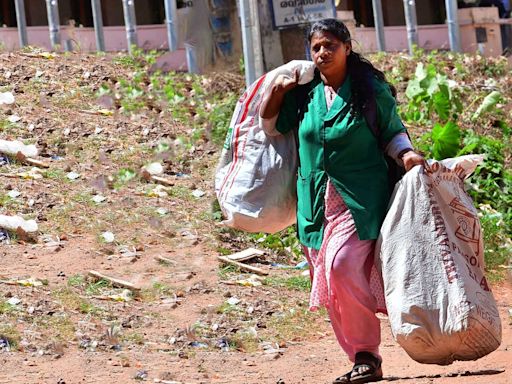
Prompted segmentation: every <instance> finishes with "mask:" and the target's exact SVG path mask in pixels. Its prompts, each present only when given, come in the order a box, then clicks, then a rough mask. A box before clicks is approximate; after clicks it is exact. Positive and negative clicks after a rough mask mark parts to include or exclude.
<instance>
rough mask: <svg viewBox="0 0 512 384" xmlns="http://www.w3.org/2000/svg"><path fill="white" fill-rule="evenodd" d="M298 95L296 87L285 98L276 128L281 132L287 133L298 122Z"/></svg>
mask: <svg viewBox="0 0 512 384" xmlns="http://www.w3.org/2000/svg"><path fill="white" fill-rule="evenodd" d="M297 108H298V107H297V95H296V92H295V89H292V90H291V91H289V92H287V93H286V94H285V95H284V98H283V104H282V105H281V109H280V111H279V116H278V118H277V122H276V129H277V130H278V131H279V132H281V133H283V134H284V133H287V132H289V131H291V130H292V129H294V128H295V127H296V126H297V124H298V120H299V117H298V112H297Z"/></svg>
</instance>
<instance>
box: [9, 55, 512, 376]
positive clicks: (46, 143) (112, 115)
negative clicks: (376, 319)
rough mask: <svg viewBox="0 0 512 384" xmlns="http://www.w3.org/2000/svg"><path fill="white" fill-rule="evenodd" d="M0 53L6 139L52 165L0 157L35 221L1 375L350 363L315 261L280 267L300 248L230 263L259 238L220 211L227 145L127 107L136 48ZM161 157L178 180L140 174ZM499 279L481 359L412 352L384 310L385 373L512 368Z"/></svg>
mask: <svg viewBox="0 0 512 384" xmlns="http://www.w3.org/2000/svg"><path fill="white" fill-rule="evenodd" d="M0 63H1V65H0V92H7V91H9V92H12V93H13V95H14V97H15V98H16V102H15V103H14V104H10V105H3V106H2V105H0V133H1V137H0V138H1V139H7V140H14V139H19V140H25V141H28V142H30V143H33V144H35V145H36V146H37V147H38V149H39V156H38V159H39V160H41V161H43V162H47V163H48V164H49V168H47V169H46V168H44V169H43V168H41V169H39V170H37V171H36V173H38V174H40V177H35V176H33V173H30V172H32V171H31V169H32V166H31V165H28V164H26V163H24V162H23V161H21V160H15V159H10V160H11V161H10V163H9V164H3V165H1V166H0V180H1V184H0V205H1V210H0V214H6V215H15V214H18V215H22V216H24V217H27V218H31V219H35V220H36V221H37V223H38V225H39V230H38V232H37V234H36V236H33V237H30V238H25V237H24V236H22V235H23V234H18V235H16V234H11V236H12V237H11V241H10V243H7V242H5V241H4V242H2V244H0V366H1V368H0V383H44V384H47V383H48V384H64V383H68V384H74V383H131V382H137V381H147V382H160V383H167V384H169V383H175V384H178V383H251V384H253V383H254V384H265V383H276V384H277V383H281V384H282V383H288V384H290V383H292V384H293V383H306V382H307V383H329V382H331V381H332V380H333V379H334V378H335V377H337V376H339V375H340V374H342V373H344V372H346V371H347V370H348V369H349V368H350V366H351V364H350V363H349V361H348V360H347V359H346V358H345V357H344V355H343V354H342V353H341V351H340V348H339V347H338V345H337V342H336V340H335V338H334V335H333V333H332V331H331V328H330V325H329V323H328V320H327V318H326V314H325V312H324V311H320V312H317V313H309V312H308V311H307V299H308V294H307V289H306V288H305V287H307V284H305V282H306V280H307V278H306V277H304V276H303V273H304V271H300V270H296V269H293V268H290V269H285V268H282V264H283V263H284V264H290V265H292V266H293V265H294V264H295V263H296V262H297V261H298V260H295V259H293V257H291V256H289V257H288V258H287V257H286V256H283V254H278V253H276V252H273V251H267V253H266V254H265V255H263V256H259V257H257V258H256V259H254V260H251V261H250V263H251V265H256V266H258V267H261V268H263V269H264V270H266V271H268V272H269V275H268V276H267V277H265V278H263V279H261V278H255V277H251V276H250V274H248V273H242V272H240V271H239V270H237V269H236V268H235V269H234V268H226V267H225V266H222V265H220V264H219V261H218V260H217V256H218V255H220V254H226V253H231V252H235V251H238V250H243V249H245V248H248V247H254V246H258V242H257V241H256V240H255V239H254V238H248V237H247V236H245V235H243V234H240V233H236V232H233V231H226V230H222V229H221V228H219V227H218V226H217V225H216V224H215V220H214V218H213V216H212V213H215V212H214V211H215V210H214V209H212V202H213V201H214V192H213V182H212V178H213V171H214V169H215V163H216V161H217V159H218V156H219V147H218V146H215V145H213V144H212V143H211V142H209V140H208V138H207V137H203V138H201V137H199V138H196V139H194V140H195V141H192V139H191V137H195V136H194V131H193V129H191V128H190V127H189V126H188V125H187V124H185V123H183V120H179V119H176V118H175V115H173V114H172V113H171V111H170V110H169V109H168V108H162V105H158V103H155V104H154V105H152V106H146V107H144V108H143V109H142V110H134V112H131V113H126V110H125V111H123V110H122V108H124V107H120V105H119V103H120V101H119V99H118V96H117V92H121V91H120V90H121V89H123V88H122V87H123V85H122V84H121V80H120V79H137V80H133V81H134V82H135V81H136V82H137V84H138V85H140V84H143V87H146V88H144V89H145V91H148V89H149V81H147V79H145V78H144V76H140V73H139V74H138V75H134V72H133V68H132V67H130V66H127V65H126V60H125V59H120V60H115V58H112V57H107V56H94V55H88V56H87V55H79V54H66V55H56V56H55V55H49V54H46V53H41V52H37V51H27V52H21V53H16V54H8V53H2V54H0ZM141 78H142V80H141ZM130 81H132V80H130ZM180 81H181V80H180ZM183 81H184V82H185V83H186V84H185V85H183V84H181V83H180V85H179V86H180V87H185V88H186V89H188V91H187V92H190V94H188V95H184V96H189V97H192V96H191V95H192V91H191V89H192V88H193V87H192V86H190V87H189V85H190V82H191V80H190V79H188V78H184V80H183ZM238 81H242V82H243V79H242V80H238ZM187 82H188V83H187ZM212 83H215V81H210V82H209V84H212ZM187 84H188V85H187ZM205 84H208V83H202V86H205V87H206V86H207V85H205ZM102 87H103V88H104V89H111V90H113V91H112V92H113V96H112V97H111V96H107V97H106V96H105V95H103V96H100V89H102ZM187 87H188V88H187ZM132 91H133V90H132ZM130 92H131V91H130ZM148 92H149V91H148ZM226 92H227V91H226ZM142 94H144V92H142ZM132 95H135V96H134V97H135V98H137V97H140V95H141V93H138V91H137V90H135V91H134V92H132ZM109 97H111V98H109ZM137 100H138V99H137ZM183 100H185V101H183V102H187V98H186V97H184V99H183ZM153 102H154V100H153ZM133 105H135V104H133V103H132V106H133ZM126 107H130V105H127V106H126ZM190 107H192V103H191V105H190ZM187 108H188V107H187ZM105 109H107V110H105ZM187 113H188V112H187ZM190 113H191V115H190V119H195V118H196V117H197V116H198V114H196V115H193V113H192V112H190ZM199 118H200V117H199ZM160 148H167V149H166V150H164V151H161V150H160ZM155 160H158V161H161V162H162V163H163V166H164V174H163V177H164V178H166V179H167V180H168V181H169V183H168V185H167V186H164V187H162V186H161V185H158V184H156V183H154V182H151V181H150V182H148V181H147V180H146V179H144V178H143V177H141V176H140V175H139V170H140V168H141V167H142V166H144V165H145V164H147V163H148V162H150V161H155ZM13 192H15V193H13ZM107 233H109V235H107ZM108 236H111V237H113V239H109V237H108ZM157 258H160V260H158V259H157ZM162 260H163V261H162ZM166 260H167V261H166ZM90 271H98V272H100V273H102V274H104V275H108V276H110V277H115V278H118V279H123V280H125V281H127V282H129V283H131V284H133V285H134V286H135V288H136V289H131V290H128V291H127V290H126V289H123V288H118V287H116V286H113V285H111V284H109V283H108V282H106V281H105V280H100V281H97V280H96V279H93V278H92V277H91V276H90V273H89V272H90ZM493 291H494V293H495V296H496V298H497V300H498V305H499V309H500V314H501V319H502V325H503V342H502V344H501V346H500V347H499V349H498V350H497V351H495V352H493V353H492V354H490V355H489V356H486V357H484V358H482V359H480V360H478V361H475V362H457V363H454V364H453V365H450V366H445V367H441V366H431V365H421V364H418V363H415V362H414V361H413V360H411V359H410V358H409V357H408V356H407V354H406V353H405V352H404V351H403V350H402V349H401V348H400V347H399V346H398V345H397V344H396V343H395V342H394V341H393V339H392V336H391V333H390V329H389V322H388V320H387V319H386V318H384V317H383V318H382V330H383V342H382V355H383V357H384V366H383V369H384V375H385V380H386V381H396V382H398V383H401V382H403V383H486V384H487V383H489V382H492V383H512V318H511V317H510V314H509V310H510V309H511V308H512V285H511V282H510V281H504V282H501V283H497V284H495V285H494V286H493Z"/></svg>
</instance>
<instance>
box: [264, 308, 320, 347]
mask: <svg viewBox="0 0 512 384" xmlns="http://www.w3.org/2000/svg"><path fill="white" fill-rule="evenodd" d="M324 316H326V311H325V310H323V309H322V310H320V311H317V312H311V311H309V310H308V309H307V305H304V306H301V307H295V308H290V309H287V310H285V311H284V312H279V313H274V314H273V316H272V317H271V318H270V320H269V321H268V323H267V329H268V330H269V331H270V332H271V333H272V335H271V338H273V339H275V341H277V342H281V341H288V340H304V339H305V338H307V337H308V336H310V335H312V334H313V333H315V332H316V330H317V328H318V327H316V326H315V322H316V321H317V320H318V319H319V318H321V317H324Z"/></svg>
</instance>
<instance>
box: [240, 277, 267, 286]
mask: <svg viewBox="0 0 512 384" xmlns="http://www.w3.org/2000/svg"><path fill="white" fill-rule="evenodd" d="M261 280H262V278H261V277H259V276H258V275H251V276H250V277H249V278H248V279H242V280H236V284H238V285H242V286H244V287H260V286H261V285H262V284H263V283H262V281H261Z"/></svg>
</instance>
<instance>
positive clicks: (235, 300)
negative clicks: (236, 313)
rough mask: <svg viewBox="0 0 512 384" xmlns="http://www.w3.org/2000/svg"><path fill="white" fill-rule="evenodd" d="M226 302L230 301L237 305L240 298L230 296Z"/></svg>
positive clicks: (230, 303)
mask: <svg viewBox="0 0 512 384" xmlns="http://www.w3.org/2000/svg"><path fill="white" fill-rule="evenodd" d="M226 303H228V304H229V305H237V304H238V303H240V299H238V298H236V297H230V298H229V299H227V300H226Z"/></svg>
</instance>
